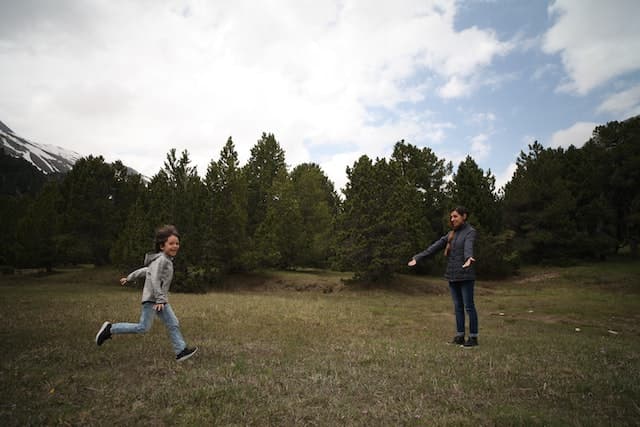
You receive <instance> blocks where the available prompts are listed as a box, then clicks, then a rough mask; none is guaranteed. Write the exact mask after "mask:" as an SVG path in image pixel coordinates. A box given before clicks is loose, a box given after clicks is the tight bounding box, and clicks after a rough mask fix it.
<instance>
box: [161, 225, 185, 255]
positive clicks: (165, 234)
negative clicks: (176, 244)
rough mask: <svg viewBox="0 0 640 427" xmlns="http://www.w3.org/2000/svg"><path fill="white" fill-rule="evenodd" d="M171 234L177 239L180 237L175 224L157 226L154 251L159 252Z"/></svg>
mask: <svg viewBox="0 0 640 427" xmlns="http://www.w3.org/2000/svg"><path fill="white" fill-rule="evenodd" d="M171 236H176V237H177V238H178V239H179V238H180V233H178V229H177V228H176V227H175V226H173V225H164V226H162V227H160V228H158V230H157V231H156V239H155V248H156V252H160V251H161V250H162V246H164V244H165V243H166V242H167V240H168V239H169V237H171Z"/></svg>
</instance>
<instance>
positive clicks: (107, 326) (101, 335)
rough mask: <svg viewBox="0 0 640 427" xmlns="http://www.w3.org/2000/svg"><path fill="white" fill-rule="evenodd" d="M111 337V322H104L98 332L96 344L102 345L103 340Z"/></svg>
mask: <svg viewBox="0 0 640 427" xmlns="http://www.w3.org/2000/svg"><path fill="white" fill-rule="evenodd" d="M109 339H111V323H110V322H104V323H103V324H102V327H101V328H100V330H99V331H98V333H97V334H96V344H98V345H102V343H103V342H105V341H106V340H109Z"/></svg>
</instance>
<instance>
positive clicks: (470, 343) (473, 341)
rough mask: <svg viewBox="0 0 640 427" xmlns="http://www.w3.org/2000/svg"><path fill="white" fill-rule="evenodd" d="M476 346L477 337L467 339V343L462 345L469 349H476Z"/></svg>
mask: <svg viewBox="0 0 640 427" xmlns="http://www.w3.org/2000/svg"><path fill="white" fill-rule="evenodd" d="M477 345H478V337H469V339H468V340H467V341H465V343H464V344H463V347H465V348H470V347H476V346H477Z"/></svg>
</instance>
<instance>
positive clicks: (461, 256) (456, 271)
mask: <svg viewBox="0 0 640 427" xmlns="http://www.w3.org/2000/svg"><path fill="white" fill-rule="evenodd" d="M448 237H449V235H448V234H445V235H444V236H442V237H441V238H439V239H438V240H436V241H435V242H433V243H432V244H431V246H429V247H428V248H427V249H425V250H424V251H422V252H420V253H419V254H416V255H414V257H413V258H414V259H415V260H416V261H420V260H421V259H422V258H426V257H428V256H431V255H433V254H434V253H435V252H437V251H439V250H442V249H444V248H445V247H446V246H447V239H448ZM475 240H476V230H475V229H474V228H473V227H472V226H470V225H469V224H466V223H465V224H463V225H462V227H460V228H459V229H457V230H456V232H455V234H454V236H453V240H452V241H451V252H450V253H449V256H448V260H447V270H446V272H445V274H444V277H445V278H446V279H447V280H448V281H450V282H461V281H463V280H475V279H476V270H475V267H474V264H471V265H470V266H469V267H467V268H462V265H463V264H464V263H465V261H466V260H468V259H469V257H472V256H473V244H474V242H475Z"/></svg>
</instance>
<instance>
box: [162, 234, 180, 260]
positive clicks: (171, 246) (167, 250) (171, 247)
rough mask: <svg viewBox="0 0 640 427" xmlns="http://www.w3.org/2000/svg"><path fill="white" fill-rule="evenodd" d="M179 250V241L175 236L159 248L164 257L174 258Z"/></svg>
mask: <svg viewBox="0 0 640 427" xmlns="http://www.w3.org/2000/svg"><path fill="white" fill-rule="evenodd" d="M179 249H180V239H178V238H177V237H176V236H169V238H168V239H167V241H166V242H165V243H164V245H162V246H160V250H161V251H162V252H164V254H165V255H167V256H170V257H174V256H176V254H177V253H178V250H179Z"/></svg>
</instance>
